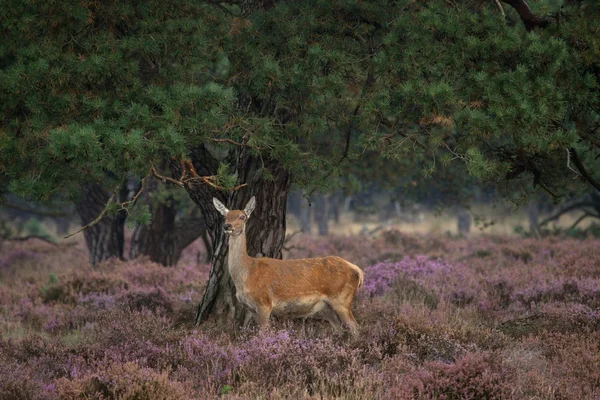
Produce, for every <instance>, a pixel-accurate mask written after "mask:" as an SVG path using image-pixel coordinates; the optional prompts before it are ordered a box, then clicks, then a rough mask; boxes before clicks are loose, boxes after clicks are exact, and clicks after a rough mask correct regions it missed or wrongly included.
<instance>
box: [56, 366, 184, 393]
mask: <svg viewBox="0 0 600 400" xmlns="http://www.w3.org/2000/svg"><path fill="white" fill-rule="evenodd" d="M56 391H57V392H58V395H59V397H60V398H61V399H65V400H68V399H82V398H97V399H123V400H137V399H153V400H154V399H156V400H177V399H182V400H188V399H190V398H192V392H191V391H190V390H189V388H188V387H186V385H184V384H183V383H180V382H175V381H172V380H169V372H168V371H160V372H157V371H155V370H152V369H149V368H143V367H140V366H139V365H138V364H136V363H134V362H127V363H124V364H121V363H111V364H110V365H102V366H100V368H98V370H97V371H96V372H94V373H91V374H86V375H84V376H82V377H79V378H71V379H69V378H61V379H59V380H58V381H57V387H56Z"/></svg>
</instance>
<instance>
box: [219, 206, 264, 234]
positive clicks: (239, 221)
mask: <svg viewBox="0 0 600 400" xmlns="http://www.w3.org/2000/svg"><path fill="white" fill-rule="evenodd" d="M213 205H214V206H215V208H216V209H217V211H219V212H220V213H221V215H223V216H224V217H225V222H224V223H223V231H224V232H225V233H226V234H228V235H231V236H239V235H241V234H242V233H244V229H245V228H246V221H248V218H250V214H252V211H254V208H255V207H256V198H255V197H254V196H252V198H250V200H249V201H248V204H246V207H244V210H243V211H242V210H229V209H228V208H227V207H225V205H223V203H221V202H220V201H219V200H217V199H216V198H214V197H213Z"/></svg>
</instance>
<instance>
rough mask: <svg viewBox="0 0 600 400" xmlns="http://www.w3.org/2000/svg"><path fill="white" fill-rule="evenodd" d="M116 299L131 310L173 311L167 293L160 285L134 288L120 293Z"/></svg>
mask: <svg viewBox="0 0 600 400" xmlns="http://www.w3.org/2000/svg"><path fill="white" fill-rule="evenodd" d="M116 301H117V302H118V303H119V304H121V305H122V306H124V307H128V308H129V309H131V310H139V311H141V310H144V309H146V310H150V311H152V312H157V311H160V312H167V313H171V312H172V311H173V302H172V301H171V298H170V297H169V295H168V294H167V293H166V292H165V291H164V290H163V289H162V288H160V287H157V288H154V289H149V290H148V289H136V290H130V291H128V292H126V293H122V294H121V295H120V296H118V297H117V299H116Z"/></svg>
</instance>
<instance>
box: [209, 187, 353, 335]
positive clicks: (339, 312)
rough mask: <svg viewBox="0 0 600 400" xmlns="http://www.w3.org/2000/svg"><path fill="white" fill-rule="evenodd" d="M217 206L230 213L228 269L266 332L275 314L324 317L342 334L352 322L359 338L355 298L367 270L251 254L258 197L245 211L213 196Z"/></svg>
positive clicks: (332, 261)
mask: <svg viewBox="0 0 600 400" xmlns="http://www.w3.org/2000/svg"><path fill="white" fill-rule="evenodd" d="M213 205H214V206H215V208H216V209H217V211H218V212H219V213H220V214H221V215H223V216H224V217H225V221H224V224H223V231H224V232H225V233H226V234H227V235H228V242H229V253H228V259H227V262H228V269H229V274H230V276H231V279H232V280H233V284H234V286H235V289H236V298H237V300H238V301H239V303H240V304H242V305H243V306H244V307H246V308H247V309H248V310H250V312H251V314H250V315H251V316H254V318H255V320H256V322H257V323H258V326H259V328H260V329H261V330H264V329H266V328H268V326H269V319H270V317H271V315H277V316H284V317H296V318H307V317H313V318H316V317H319V318H323V319H325V320H327V321H328V322H329V323H330V324H331V326H332V327H333V329H334V331H335V332H336V333H341V332H343V331H344V329H343V327H344V326H346V327H347V328H348V329H349V330H350V333H351V334H352V335H353V336H357V335H358V324H357V322H356V320H355V319H354V316H353V315H352V302H353V301H354V297H355V295H356V291H357V290H358V288H359V287H361V286H362V284H363V280H364V276H363V272H362V270H361V269H360V268H359V267H358V266H356V265H354V264H352V263H350V262H349V261H346V260H344V259H343V258H340V257H337V256H328V257H322V258H302V259H294V260H278V259H274V258H268V257H250V256H249V255H248V253H247V251H246V224H247V222H248V220H249V218H250V215H251V214H252V211H254V208H255V206H256V199H255V197H254V196H252V198H251V199H250V200H249V201H248V203H247V204H246V207H245V208H244V209H243V210H229V209H227V207H225V205H223V203H221V202H220V201H219V200H217V199H216V198H214V197H213Z"/></svg>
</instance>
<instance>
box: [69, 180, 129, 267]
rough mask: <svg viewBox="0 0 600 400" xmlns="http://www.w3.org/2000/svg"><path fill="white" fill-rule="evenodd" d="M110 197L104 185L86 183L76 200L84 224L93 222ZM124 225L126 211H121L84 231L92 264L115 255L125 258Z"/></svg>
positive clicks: (76, 207) (76, 206)
mask: <svg viewBox="0 0 600 400" xmlns="http://www.w3.org/2000/svg"><path fill="white" fill-rule="evenodd" d="M109 198H110V194H109V193H108V192H107V191H106V190H104V188H102V186H100V185H98V184H89V185H86V186H85V187H84V188H83V193H82V197H81V198H80V199H78V200H77V201H76V202H75V209H76V210H77V213H78V214H79V217H80V218H81V223H82V225H87V224H88V223H90V222H92V221H93V220H94V219H95V218H96V217H97V216H98V215H99V214H100V213H101V212H102V210H103V209H104V207H106V203H107V202H108V199H109ZM124 227H125V213H124V212H119V213H118V214H117V215H109V216H106V217H104V218H102V219H101V220H100V221H99V222H98V223H97V224H94V225H92V226H91V227H89V228H88V229H86V230H84V231H83V236H84V237H85V243H86V244H87V248H88V252H89V255H90V263H91V264H92V265H97V264H98V263H100V262H102V261H104V260H107V259H109V258H113V257H116V258H118V259H120V260H122V259H123V243H124Z"/></svg>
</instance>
